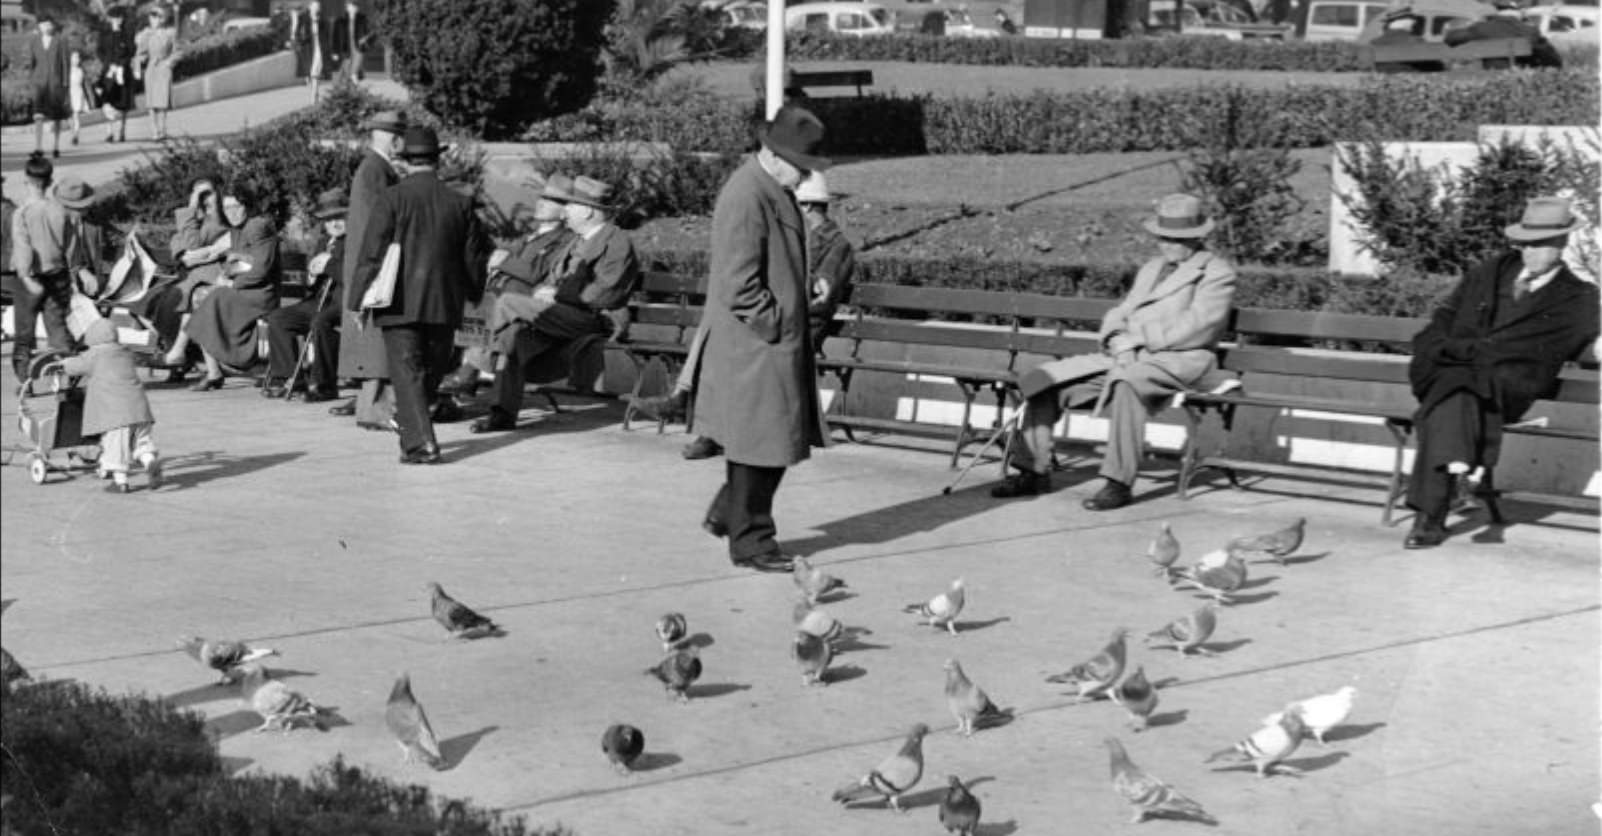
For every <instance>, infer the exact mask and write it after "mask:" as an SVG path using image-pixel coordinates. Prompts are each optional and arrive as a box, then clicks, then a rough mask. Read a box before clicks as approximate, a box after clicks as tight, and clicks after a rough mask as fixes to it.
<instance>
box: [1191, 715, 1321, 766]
mask: <svg viewBox="0 0 1602 836" xmlns="http://www.w3.org/2000/svg"><path fill="white" fill-rule="evenodd" d="M1306 733H1307V726H1306V725H1305V724H1304V723H1303V722H1302V716H1301V707H1300V706H1298V705H1296V704H1294V703H1293V704H1291V705H1289V706H1287V707H1286V709H1285V710H1284V711H1282V712H1280V713H1279V715H1278V717H1277V719H1276V721H1275V722H1273V723H1269V724H1267V725H1265V726H1263V727H1262V728H1260V729H1258V730H1257V731H1255V732H1252V735H1251V737H1248V738H1246V739H1245V740H1242V741H1240V742H1238V743H1236V744H1235V745H1233V746H1231V747H1229V748H1227V749H1220V750H1218V751H1216V752H1214V753H1212V754H1211V755H1209V756H1207V761H1206V762H1207V763H1213V762H1214V761H1228V762H1232V763H1246V762H1248V761H1249V762H1251V763H1252V764H1254V765H1256V767H1257V777H1259V778H1267V777H1268V776H1269V775H1270V774H1271V773H1272V772H1273V771H1274V770H1275V769H1276V768H1277V769H1279V770H1280V771H1282V772H1285V773H1286V774H1288V775H1298V774H1300V771H1299V770H1297V769H1295V768H1293V767H1290V766H1286V765H1285V764H1283V763H1281V761H1283V760H1285V759H1286V758H1288V757H1290V756H1291V755H1292V754H1294V753H1295V752H1296V747H1297V746H1300V745H1301V743H1302V735H1304V734H1306Z"/></svg>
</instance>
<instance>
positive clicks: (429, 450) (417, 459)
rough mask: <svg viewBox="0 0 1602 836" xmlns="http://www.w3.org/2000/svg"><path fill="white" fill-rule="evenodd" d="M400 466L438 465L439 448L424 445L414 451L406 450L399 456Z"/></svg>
mask: <svg viewBox="0 0 1602 836" xmlns="http://www.w3.org/2000/svg"><path fill="white" fill-rule="evenodd" d="M400 463H401V464H439V463H440V457H439V447H437V446H435V445H433V444H424V445H423V446H421V447H419V448H417V449H416V450H408V451H407V452H405V453H402V454H401V457H400Z"/></svg>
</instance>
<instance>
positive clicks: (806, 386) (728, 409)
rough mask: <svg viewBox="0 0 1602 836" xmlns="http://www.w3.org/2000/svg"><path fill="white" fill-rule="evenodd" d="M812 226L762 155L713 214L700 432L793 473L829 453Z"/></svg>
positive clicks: (738, 458) (731, 450)
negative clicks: (810, 249) (815, 455)
mask: <svg viewBox="0 0 1602 836" xmlns="http://www.w3.org/2000/svg"><path fill="white" fill-rule="evenodd" d="M806 268H807V254H806V226H805V223H804V222H803V221H802V219H801V210H800V208H799V207H797V206H796V203H795V198H794V197H793V196H792V195H791V194H790V193H789V192H787V191H785V190H784V188H782V187H781V186H780V185H779V183H778V181H777V180H775V179H773V176H772V175H770V174H768V173H767V172H766V171H765V170H763V168H762V166H761V165H760V164H759V163H758V162H757V161H756V158H755V157H748V158H747V159H746V161H745V162H744V163H743V164H742V165H741V166H740V167H739V168H738V169H736V170H735V172H734V173H733V174H732V175H730V176H729V179H728V181H727V182H726V183H724V185H723V189H722V191H720V192H719V193H718V199H717V204H716V207H715V208H714V209H713V211H712V265H711V277H710V279H709V281H708V285H707V299H706V306H705V308H704V310H703V313H702V320H701V325H702V327H703V328H704V329H706V333H707V338H706V348H705V349H704V353H703V355H702V359H701V369H700V374H699V377H698V380H697V387H698V391H697V394H696V401H695V422H696V427H695V429H696V430H697V431H698V432H700V433H701V434H702V435H705V436H708V437H710V438H712V439H714V440H716V441H717V442H718V443H720V444H722V445H723V448H724V451H725V455H726V456H727V458H728V460H729V461H731V462H736V463H739V464H747V465H755V466H759V467H785V466H788V465H792V464H795V463H797V462H800V461H802V460H804V459H806V458H807V457H808V456H809V455H810V454H811V449H810V448H812V447H822V446H825V445H826V444H827V443H828V441H827V439H828V433H827V430H826V429H825V426H824V423H823V411H822V409H821V408H820V407H819V400H818V384H817V373H816V370H815V368H814V366H813V352H812V345H811V338H810V335H809V327H808V324H807V299H808V293H807V290H808V288H807V285H808V282H807V269H806Z"/></svg>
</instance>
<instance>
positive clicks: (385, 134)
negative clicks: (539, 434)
mask: <svg viewBox="0 0 1602 836" xmlns="http://www.w3.org/2000/svg"><path fill="white" fill-rule="evenodd" d="M406 126H407V119H406V114H405V113H404V112H396V111H385V112H383V113H378V114H374V116H373V117H372V118H371V119H369V120H368V121H367V129H368V130H369V131H370V132H371V139H370V140H369V145H368V147H367V150H366V151H363V152H362V161H361V163H359V164H358V165H357V166H356V175H355V177H353V178H352V179H351V184H350V209H349V210H348V211H347V212H346V214H345V263H344V264H343V265H342V266H341V271H340V275H341V276H344V277H345V280H346V281H345V288H344V290H345V294H344V295H345V298H344V299H342V300H341V302H342V304H343V306H344V310H345V311H346V313H345V321H344V323H343V324H342V325H341V326H340V334H339V376H340V377H345V378H352V379H356V380H360V381H361V382H362V384H361V386H362V389H361V394H360V395H359V396H357V398H356V400H355V401H352V402H349V403H343V404H340V405H339V406H336V407H333V408H332V409H330V410H329V412H330V413H332V414H334V415H355V416H356V424H357V426H359V427H362V428H363V429H369V430H385V429H389V426H390V418H391V417H392V416H393V415H394V414H395V397H394V393H393V392H391V391H390V388H389V380H388V378H389V370H388V368H386V365H385V361H384V337H383V335H382V334H381V333H380V332H379V330H378V329H377V328H370V327H363V326H362V324H361V303H362V295H361V293H360V292H359V291H357V290H356V286H355V282H352V281H350V278H351V277H352V276H355V275H356V262H357V260H358V259H360V258H361V252H360V251H361V245H362V239H363V238H364V237H365V236H366V234H367V225H368V223H369V222H370V221H371V219H372V217H373V206H374V205H376V204H377V203H378V196H379V195H380V194H383V192H384V190H385V189H388V188H389V187H390V186H393V185H395V184H396V183H398V182H400V174H399V173H398V172H397V171H396V170H395V164H394V162H393V159H394V155H395V151H396V149H397V147H398V145H399V143H400V138H401V135H403V134H405V133H406Z"/></svg>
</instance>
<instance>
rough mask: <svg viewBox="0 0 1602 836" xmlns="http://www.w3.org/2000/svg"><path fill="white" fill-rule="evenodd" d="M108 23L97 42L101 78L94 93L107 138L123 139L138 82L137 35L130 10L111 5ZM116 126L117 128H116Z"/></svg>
mask: <svg viewBox="0 0 1602 836" xmlns="http://www.w3.org/2000/svg"><path fill="white" fill-rule="evenodd" d="M106 24H107V25H108V26H109V27H110V28H109V29H108V30H107V31H106V32H105V33H103V34H101V36H100V40H99V42H98V43H97V44H96V52H97V55H98V57H99V58H100V80H99V81H97V82H95V95H96V96H98V97H99V99H100V107H101V108H102V110H104V111H105V114H106V125H107V127H106V141H107V142H123V141H126V140H127V139H128V111H130V110H133V107H134V91H135V89H136V85H135V84H134V78H133V58H134V38H133V29H132V28H130V27H129V25H128V9H127V7H125V6H112V7H111V8H109V9H107V10H106ZM113 126H115V130H113Z"/></svg>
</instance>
